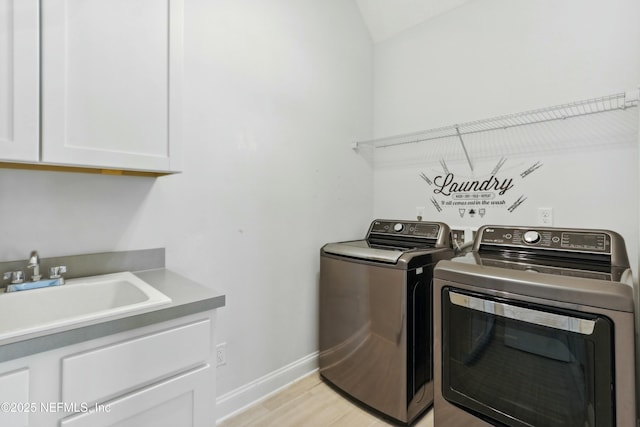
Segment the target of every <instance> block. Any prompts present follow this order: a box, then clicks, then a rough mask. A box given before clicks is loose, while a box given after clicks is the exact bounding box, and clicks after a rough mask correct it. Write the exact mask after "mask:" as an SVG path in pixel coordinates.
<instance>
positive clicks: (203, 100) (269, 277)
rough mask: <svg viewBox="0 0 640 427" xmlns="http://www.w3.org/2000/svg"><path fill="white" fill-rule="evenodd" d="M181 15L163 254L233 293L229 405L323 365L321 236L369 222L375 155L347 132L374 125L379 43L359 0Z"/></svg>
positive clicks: (197, 9)
mask: <svg viewBox="0 0 640 427" xmlns="http://www.w3.org/2000/svg"><path fill="white" fill-rule="evenodd" d="M185 20H186V35H185V43H186V47H187V50H186V76H187V79H186V80H187V81H186V83H187V85H186V93H185V95H186V96H185V99H186V103H185V106H186V108H185V110H186V111H185V119H186V124H185V131H186V141H187V145H186V147H185V153H184V155H185V161H184V163H185V173H184V174H182V175H180V176H177V177H172V178H170V179H168V180H167V183H166V187H165V188H164V190H165V191H166V195H165V197H166V199H167V209H168V215H169V217H170V220H169V224H170V237H169V242H168V245H167V257H168V265H169V267H170V268H172V269H174V270H176V271H178V272H181V273H184V274H185V275H187V276H188V277H191V278H193V279H195V280H198V281H199V282H201V283H205V284H207V285H208V286H212V287H214V288H216V289H218V290H220V291H222V292H224V293H225V294H226V295H227V306H226V307H225V308H224V309H222V310H220V313H219V323H218V325H219V332H218V342H226V343H227V364H226V365H225V366H223V367H221V368H220V369H219V370H218V391H217V393H218V396H219V398H221V399H222V400H223V401H224V402H222V403H223V404H222V405H221V408H220V409H219V410H218V416H219V417H221V416H222V417H223V416H225V415H226V414H227V413H228V412H229V411H232V410H235V409H237V408H238V405H242V404H245V403H248V402H249V401H250V400H251V397H252V398H255V397H257V396H260V395H261V393H263V392H265V391H272V390H273V387H274V386H276V385H278V384H279V381H280V380H279V379H278V378H275V379H274V378H271V380H270V382H268V384H266V385H265V384H255V382H256V381H258V382H260V381H262V379H263V378H264V377H265V376H269V375H271V374H272V373H273V372H274V371H276V370H278V369H280V368H283V367H285V366H287V365H289V364H292V363H293V364H295V363H297V361H299V360H301V359H304V360H308V362H309V363H310V364H311V365H313V366H312V367H315V359H314V358H313V355H314V354H315V352H316V350H317V292H318V289H317V274H318V271H319V250H320V247H321V246H322V245H323V244H324V243H326V242H328V241H335V240H341V239H349V238H355V237H359V236H362V235H363V234H364V233H365V232H366V227H367V225H368V223H369V222H370V221H371V213H372V206H373V197H372V172H371V168H370V166H369V165H368V164H367V163H366V161H364V160H363V159H362V158H361V157H360V156H358V155H357V154H355V153H354V152H353V150H352V149H351V142H352V141H354V140H356V139H358V138H361V137H362V136H363V135H366V136H368V137H370V136H371V135H372V129H373V124H372V104H373V99H372V62H373V57H372V53H373V52H372V51H373V47H372V43H371V41H370V38H369V36H368V33H367V31H366V28H365V27H364V24H363V22H362V20H361V18H360V16H359V13H358V9H357V6H356V5H355V3H354V2H352V1H346V2H345V1H343V0H329V1H322V2H318V1H317V0H302V1H300V0H259V1H258V0H219V1H215V2H211V1H205V0H190V1H187V8H186V11H185ZM163 179H164V178H163ZM308 356H312V357H311V358H310V359H305V358H307V357H308ZM301 369H303V370H304V369H306V370H309V369H310V367H309V366H303V367H302V368H301ZM292 372H294V376H297V375H300V372H299V371H295V369H293V370H292ZM276 376H277V375H276ZM281 376H282V378H286V377H287V373H286V372H284V373H282V375H281ZM264 381H267V380H264ZM280 385H281V384H280ZM254 389H255V390H254Z"/></svg>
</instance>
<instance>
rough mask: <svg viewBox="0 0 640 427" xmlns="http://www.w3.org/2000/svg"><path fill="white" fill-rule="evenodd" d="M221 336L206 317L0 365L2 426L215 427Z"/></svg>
mask: <svg viewBox="0 0 640 427" xmlns="http://www.w3.org/2000/svg"><path fill="white" fill-rule="evenodd" d="M214 331H215V311H209V312H202V313H199V314H194V315H189V316H185V317H182V318H179V319H174V320H170V321H166V322H161V323H157V324H155V325H150V326H145V327H142V328H137V329H133V330H130V331H127V332H121V333H117V334H114V335H110V336H106V337H102V338H97V339H93V340H89V341H85V342H81V343H78V344H74V345H70V346H67V347H62V348H58V349H55V350H50V351H47V352H43V353H37V354H34V355H32V356H28V357H23V358H20V359H14V360H10V361H7V362H3V363H0V404H2V405H4V406H2V410H1V411H0V426H3V427H5V426H9V427H14V426H15V427H25V426H33V427H36V426H37V427H47V426H51V427H54V426H56V427H57V426H62V427H83V426H87V427H89V426H90V427H99V426H105V427H106V426H118V427H125V426H127V427H134V426H135V427H146V426H149V427H158V426H160V427H162V426H167V427H209V426H214V425H215V364H214V363H213V346H214ZM0 351H2V348H1V347H0Z"/></svg>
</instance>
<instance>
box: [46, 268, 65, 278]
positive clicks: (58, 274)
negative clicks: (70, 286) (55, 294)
mask: <svg viewBox="0 0 640 427" xmlns="http://www.w3.org/2000/svg"><path fill="white" fill-rule="evenodd" d="M66 272H67V266H66V265H59V266H57V267H51V268H50V269H49V279H61V278H63V277H62V275H63V274H64V273H66Z"/></svg>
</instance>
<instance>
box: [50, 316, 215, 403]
mask: <svg viewBox="0 0 640 427" xmlns="http://www.w3.org/2000/svg"><path fill="white" fill-rule="evenodd" d="M210 337H211V323H210V321H209V320H203V321H200V322H196V323H191V324H188V325H184V326H181V327H177V328H172V329H169V330H166V331H162V332H158V333H154V334H151V335H145V336H143V337H138V338H135V339H132V340H127V341H124V342H119V343H117V344H113V345H110V346H107V347H104V348H99V349H96V350H92V351H89V352H86V353H80V354H77V355H73V356H69V357H65V358H64V359H63V360H62V390H61V392H62V395H61V396H62V399H63V400H64V401H65V402H96V401H101V400H103V399H104V398H105V397H107V396H113V395H115V394H118V393H122V392H123V391H125V390H127V389H132V388H135V387H139V386H140V385H142V384H145V383H148V382H150V381H154V380H156V379H157V378H162V377H166V376H168V375H170V374H172V373H175V372H178V371H180V370H184V369H186V368H189V367H191V366H194V365H197V364H200V363H205V362H206V360H207V358H208V356H209V354H210V352H211V342H210ZM169 349H172V350H171V351H170V350H169Z"/></svg>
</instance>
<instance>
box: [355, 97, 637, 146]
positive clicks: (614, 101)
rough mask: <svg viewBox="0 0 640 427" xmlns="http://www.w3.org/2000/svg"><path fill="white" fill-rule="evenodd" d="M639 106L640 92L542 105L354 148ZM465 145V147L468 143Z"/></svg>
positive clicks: (357, 143) (489, 129)
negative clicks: (523, 110)
mask: <svg viewBox="0 0 640 427" xmlns="http://www.w3.org/2000/svg"><path fill="white" fill-rule="evenodd" d="M637 106H638V95H637V92H636V93H635V96H631V94H627V93H617V94H614V95H608V96H602V97H599V98H593V99H587V100H584V101H576V102H572V103H568V104H562V105H556V106H553V107H547V108H540V109H537V110H530V111H525V112H522V113H515V114H507V115H504V116H498V117H493V118H489V119H483V120H476V121H472V122H466V123H461V124H455V125H450V126H445V127H440V128H434V129H429V130H425V131H422V132H414V133H409V134H404V135H396V136H390V137H386V138H377V139H372V140H367V141H358V142H355V143H354V149H355V150H358V149H359V148H363V147H373V148H385V147H393V146H397V145H405V144H415V143H419V142H425V141H432V140H436V139H442V138H452V137H453V138H456V139H458V140H460V141H461V142H462V137H463V136H464V135H469V134H474V133H480V132H490V131H494V130H498V129H508V128H512V127H518V126H526V125H534V124H539V123H545V122H550V121H556V120H566V119H569V118H573V117H581V116H586V115H589V114H597V113H602V112H606V111H613V110H625V109H627V108H632V107H637ZM462 143H463V146H464V142H462Z"/></svg>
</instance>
